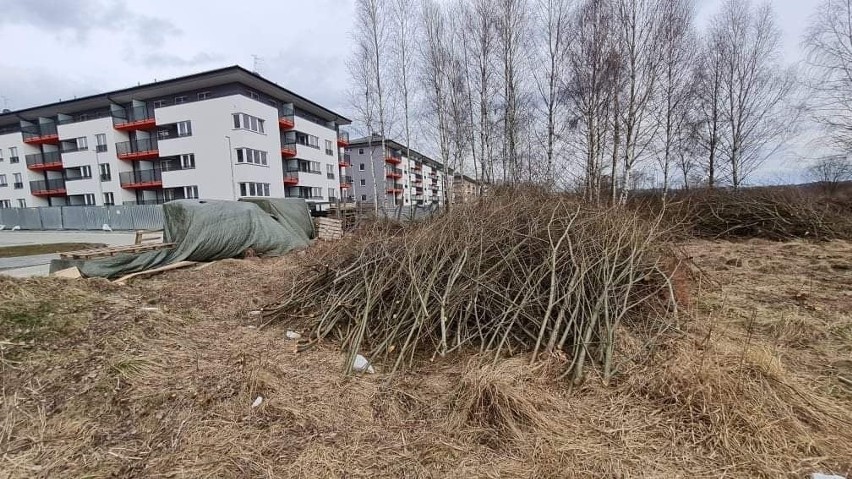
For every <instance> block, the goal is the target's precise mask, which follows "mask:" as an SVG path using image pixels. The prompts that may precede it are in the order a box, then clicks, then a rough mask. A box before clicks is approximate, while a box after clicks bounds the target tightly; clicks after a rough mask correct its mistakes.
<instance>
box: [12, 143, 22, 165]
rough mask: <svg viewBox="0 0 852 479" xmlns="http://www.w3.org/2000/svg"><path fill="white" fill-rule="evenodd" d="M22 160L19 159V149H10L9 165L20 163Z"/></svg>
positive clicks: (15, 147)
mask: <svg viewBox="0 0 852 479" xmlns="http://www.w3.org/2000/svg"><path fill="white" fill-rule="evenodd" d="M20 161H21V160H20V159H19V158H18V147H17V146H13V147H11V148H9V163H18V162H20Z"/></svg>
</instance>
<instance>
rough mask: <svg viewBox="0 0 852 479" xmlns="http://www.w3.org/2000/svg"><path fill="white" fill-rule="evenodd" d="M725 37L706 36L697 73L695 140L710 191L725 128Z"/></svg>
mask: <svg viewBox="0 0 852 479" xmlns="http://www.w3.org/2000/svg"><path fill="white" fill-rule="evenodd" d="M722 34H723V33H722V32H721V31H718V30H713V31H711V32H710V33H709V34H707V35H705V38H704V41H703V42H702V44H701V51H700V53H699V55H698V59H697V61H696V65H695V69H694V70H693V76H694V78H693V86H694V88H695V103H694V106H693V108H694V115H695V122H694V136H693V138H694V139H695V143H696V145H697V146H698V149H699V150H700V151H701V152H702V153H703V158H702V164H703V167H704V170H705V173H706V177H707V186H708V187H709V188H714V187H715V186H716V184H717V177H718V176H719V171H718V170H719V168H718V163H719V159H718V157H719V145H720V144H721V142H722V136H723V131H724V128H725V122H724V99H723V89H722V76H723V62H724V56H723V53H724V52H723V50H724V38H722Z"/></svg>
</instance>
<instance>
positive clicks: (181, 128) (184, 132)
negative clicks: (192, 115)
mask: <svg viewBox="0 0 852 479" xmlns="http://www.w3.org/2000/svg"><path fill="white" fill-rule="evenodd" d="M177 136H192V122H191V121H189V120H187V121H179V122H178V123H177Z"/></svg>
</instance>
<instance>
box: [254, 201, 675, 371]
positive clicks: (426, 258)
mask: <svg viewBox="0 0 852 479" xmlns="http://www.w3.org/2000/svg"><path fill="white" fill-rule="evenodd" d="M665 234H666V233H665V231H663V230H662V229H661V228H660V227H659V221H657V222H653V221H647V220H645V219H642V218H640V217H638V215H636V214H635V213H631V212H630V211H628V210H625V209H620V208H601V207H595V206H590V205H586V204H582V203H578V202H576V201H574V200H571V199H568V198H565V197H560V196H555V195H547V196H544V195H541V194H535V196H534V197H531V196H529V194H527V195H526V196H525V195H524V194H521V193H519V192H514V194H505V193H501V194H499V195H494V196H492V197H489V198H487V199H483V200H481V201H480V202H478V203H472V204H464V205H459V206H455V207H454V208H453V209H452V210H451V211H450V212H449V213H447V214H444V215H441V216H439V217H436V218H435V219H433V220H430V221H428V222H423V223H419V224H414V225H409V226H405V227H400V226H389V227H381V228H376V230H375V231H373V232H371V233H370V234H366V235H364V236H362V237H361V238H360V239H355V240H353V241H352V242H350V243H343V244H342V245H341V247H340V248H337V249H335V250H334V251H332V252H330V253H329V254H328V255H327V256H326V257H324V258H321V259H320V261H318V264H315V265H314V266H313V267H311V268H310V271H306V272H305V273H304V274H302V277H304V281H303V282H301V283H299V284H297V285H295V286H294V287H293V288H292V289H291V290H290V291H288V293H287V294H286V295H285V297H284V298H283V299H282V300H281V301H280V302H279V303H277V304H275V305H272V306H269V307H267V308H265V310H264V315H265V318H266V319H267V321H282V322H287V323H288V324H294V323H299V322H300V321H301V322H302V324H298V326H301V327H303V328H305V329H306V330H308V331H310V334H309V337H308V338H307V340H306V341H305V344H304V345H303V347H310V346H312V345H313V344H315V343H316V342H317V341H319V340H322V339H325V338H330V339H335V340H339V341H340V342H341V343H342V346H343V347H344V348H345V349H346V350H347V351H348V352H349V361H348V363H347V367H346V371H347V373H348V372H350V371H351V368H352V364H353V361H354V358H355V355H356V354H358V353H360V354H364V355H366V356H367V357H369V358H370V359H371V360H383V361H385V362H386V363H387V364H388V365H389V367H388V368H387V369H390V370H392V371H396V370H397V369H399V368H401V367H409V366H411V365H412V364H413V362H414V361H415V360H416V359H417V358H418V357H424V356H425V357H427V358H428V357H429V356H431V357H435V356H443V355H446V354H449V353H453V352H457V351H459V350H461V349H472V350H479V351H485V352H488V353H489V354H493V355H494V357H495V358H496V357H498V356H501V355H513V354H518V353H532V356H531V357H532V358H533V360H535V359H536V358H539V357H541V355H542V353H547V355H548V356H556V357H559V358H562V359H563V360H564V362H565V364H566V367H565V370H564V373H563V374H562V377H563V378H565V377H567V378H569V379H571V380H572V381H574V382H580V381H582V379H583V378H584V376H585V371H586V370H587V369H588V366H589V364H595V365H598V366H600V368H601V370H602V375H603V377H604V378H605V380H608V379H609V378H610V377H611V376H612V374H614V373H615V371H616V364H615V363H614V362H613V357H614V355H615V352H616V351H615V350H616V344H617V341H616V333H617V332H618V331H619V330H620V329H621V328H623V327H624V326H627V325H631V326H634V327H635V329H636V330H637V331H638V330H641V331H643V332H645V333H648V334H649V335H652V334H655V333H656V332H658V331H660V330H661V329H663V328H666V327H668V325H670V324H671V321H670V318H671V317H672V316H673V315H676V312H677V304H676V299H675V288H673V285H672V281H671V278H672V274H673V273H674V269H673V268H674V267H673V266H672V265H673V261H672V258H673V255H672V252H671V251H670V250H669V248H667V247H666V246H665V242H664V241H663V239H664V238H663V237H664V236H665Z"/></svg>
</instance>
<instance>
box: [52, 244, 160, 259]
mask: <svg viewBox="0 0 852 479" xmlns="http://www.w3.org/2000/svg"><path fill="white" fill-rule="evenodd" d="M174 245H175V244H174V243H144V244H132V245H127V246H110V247H108V248H94V249H83V250H78V251H67V252H65V253H60V254H59V257H60V258H61V259H91V258H99V257H104V256H115V255H117V254H123V253H128V254H138V253H144V252H146V251H155V250H159V249H168V248H173V247H174Z"/></svg>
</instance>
